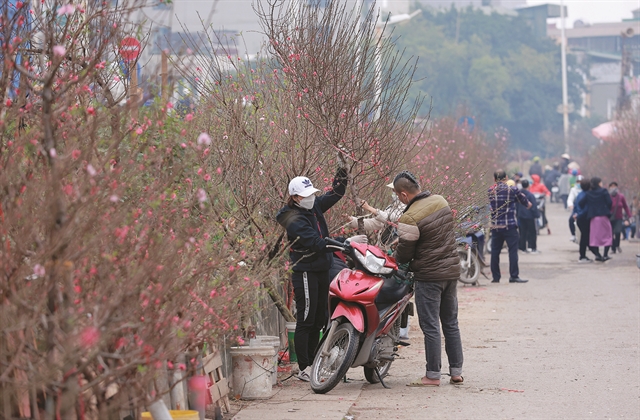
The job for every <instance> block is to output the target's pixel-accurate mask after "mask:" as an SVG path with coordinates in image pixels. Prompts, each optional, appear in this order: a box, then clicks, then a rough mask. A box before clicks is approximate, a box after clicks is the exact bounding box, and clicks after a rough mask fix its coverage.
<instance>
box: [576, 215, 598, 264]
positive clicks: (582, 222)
mask: <svg viewBox="0 0 640 420" xmlns="http://www.w3.org/2000/svg"><path fill="white" fill-rule="evenodd" d="M576 223H577V224H578V229H580V258H586V257H587V248H589V250H590V251H591V252H592V253H593V255H595V256H596V257H599V256H600V251H599V250H598V248H597V247H595V246H589V232H590V231H591V223H589V219H577V220H576Z"/></svg>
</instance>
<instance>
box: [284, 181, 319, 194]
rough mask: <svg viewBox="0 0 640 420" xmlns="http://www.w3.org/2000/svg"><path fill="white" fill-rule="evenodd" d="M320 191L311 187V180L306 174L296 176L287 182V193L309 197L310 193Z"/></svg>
mask: <svg viewBox="0 0 640 420" xmlns="http://www.w3.org/2000/svg"><path fill="white" fill-rule="evenodd" d="M318 191H320V190H319V189H317V188H314V187H313V184H312V183H311V180H310V179H309V178H307V177H306V176H297V177H295V178H293V179H292V180H291V182H289V195H299V196H301V197H309V196H310V195H311V194H313V193H315V192H318Z"/></svg>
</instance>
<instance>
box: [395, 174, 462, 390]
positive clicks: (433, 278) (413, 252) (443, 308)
mask: <svg viewBox="0 0 640 420" xmlns="http://www.w3.org/2000/svg"><path fill="white" fill-rule="evenodd" d="M393 189H394V191H395V193H396V194H397V196H398V199H399V200H400V201H401V202H402V203H403V204H405V205H406V206H407V207H406V209H405V210H404V213H403V214H402V216H400V219H399V220H398V246H397V248H396V251H395V257H396V260H397V262H398V263H399V264H405V263H409V266H410V270H411V271H413V273H414V280H415V298H416V307H417V309H418V319H419V322H420V328H421V329H422V332H423V334H424V346H425V355H426V360H427V366H426V374H425V376H423V377H422V378H420V379H419V380H417V381H415V382H412V383H410V384H408V386H419V387H422V386H439V385H440V377H441V373H440V370H441V366H442V355H441V344H440V322H442V332H443V334H444V338H445V350H446V352H447V357H448V359H449V374H450V375H451V380H450V382H451V383H452V384H461V383H462V382H463V381H464V379H463V378H462V362H463V356H462V341H461V339H460V329H459V328H458V295H457V289H456V282H457V281H458V278H459V277H460V260H459V258H458V252H457V247H456V240H455V233H454V218H453V213H452V211H451V208H450V207H449V203H447V201H446V200H445V199H444V197H442V196H440V195H435V194H431V193H430V192H429V191H421V189H420V185H419V184H418V181H417V180H416V178H415V176H413V175H412V174H411V173H410V172H407V171H403V172H400V173H399V174H398V175H397V176H396V177H395V179H394V180H393Z"/></svg>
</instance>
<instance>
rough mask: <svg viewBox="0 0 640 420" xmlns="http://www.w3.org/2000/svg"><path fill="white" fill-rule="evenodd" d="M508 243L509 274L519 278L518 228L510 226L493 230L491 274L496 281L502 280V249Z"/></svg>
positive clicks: (511, 276)
mask: <svg viewBox="0 0 640 420" xmlns="http://www.w3.org/2000/svg"><path fill="white" fill-rule="evenodd" d="M505 242H506V243H507V247H508V248H509V276H510V278H512V279H514V278H518V277H519V275H520V270H519V269H518V228H517V227H515V226H514V227H510V228H503V229H492V230H491V275H492V276H493V280H494V281H500V277H501V275H500V251H502V245H504V243H505Z"/></svg>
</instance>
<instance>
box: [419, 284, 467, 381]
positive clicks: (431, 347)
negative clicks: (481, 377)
mask: <svg viewBox="0 0 640 420" xmlns="http://www.w3.org/2000/svg"><path fill="white" fill-rule="evenodd" d="M457 283H458V282H457V281H455V280H453V281H417V282H415V297H416V308H417V309H418V321H419V322H420V329H422V333H423V334H424V349H425V357H426V361H427V368H426V370H427V372H426V377H427V378H429V379H440V376H441V374H440V369H441V368H442V344H441V342H440V323H442V334H443V335H444V350H445V351H446V353H447V358H448V359H449V374H450V375H451V376H460V375H462V362H463V361H464V358H463V355H462V340H461V339H460V329H459V328H458V289H457Z"/></svg>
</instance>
